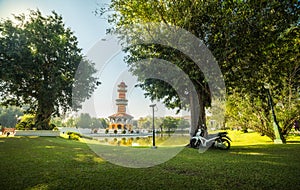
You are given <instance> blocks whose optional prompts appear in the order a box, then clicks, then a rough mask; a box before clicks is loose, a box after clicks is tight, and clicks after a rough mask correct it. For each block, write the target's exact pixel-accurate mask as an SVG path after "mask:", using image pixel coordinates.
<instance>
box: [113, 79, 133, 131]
mask: <svg viewBox="0 0 300 190" xmlns="http://www.w3.org/2000/svg"><path fill="white" fill-rule="evenodd" d="M126 88H127V85H126V84H125V82H121V83H120V84H119V85H118V98H117V99H116V105H117V107H118V109H117V113H115V114H113V115H111V116H109V117H108V118H109V120H110V125H109V129H113V130H118V129H122V130H131V127H132V121H131V120H132V119H133V117H132V116H131V115H129V114H127V113H126V106H127V104H128V100H127V99H126V92H127V89H126Z"/></svg>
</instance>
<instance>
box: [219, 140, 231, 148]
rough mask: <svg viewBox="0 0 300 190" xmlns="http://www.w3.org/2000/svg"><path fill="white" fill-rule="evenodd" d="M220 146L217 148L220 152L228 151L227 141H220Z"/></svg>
mask: <svg viewBox="0 0 300 190" xmlns="http://www.w3.org/2000/svg"><path fill="white" fill-rule="evenodd" d="M221 141H222V144H221V145H220V146H218V148H219V149H221V150H228V149H229V148H230V142H229V140H227V139H221Z"/></svg>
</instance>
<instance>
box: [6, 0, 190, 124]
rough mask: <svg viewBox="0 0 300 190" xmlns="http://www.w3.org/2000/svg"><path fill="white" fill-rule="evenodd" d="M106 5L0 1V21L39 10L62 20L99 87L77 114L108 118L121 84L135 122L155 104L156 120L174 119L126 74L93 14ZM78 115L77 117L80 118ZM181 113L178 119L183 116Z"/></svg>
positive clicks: (99, 0)
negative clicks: (93, 69) (92, 69)
mask: <svg viewBox="0 0 300 190" xmlns="http://www.w3.org/2000/svg"><path fill="white" fill-rule="evenodd" d="M107 4H109V0H63V1H62V0H0V18H1V19H7V18H10V19H12V14H16V15H18V14H21V13H24V14H25V15H26V14H29V10H36V9H39V10H40V11H41V12H42V14H43V15H49V14H51V11H53V10H54V11H55V12H56V13H58V14H60V15H61V16H62V17H63V21H64V23H65V25H66V27H69V28H71V30H72V31H73V32H74V35H75V36H76V37H77V39H78V42H79V47H80V48H82V53H83V54H84V55H85V56H86V57H87V58H88V59H90V60H92V61H93V62H95V63H96V68H97V70H98V72H97V74H96V75H97V77H98V78H99V81H101V82H102V84H101V85H100V86H99V87H98V88H97V89H96V90H95V92H94V94H93V95H92V97H91V98H90V99H89V100H87V101H86V102H84V103H83V109H82V110H81V111H80V112H79V113H82V112H84V113H89V114H90V115H91V116H94V117H104V118H106V117H108V116H110V115H112V114H114V113H115V112H116V110H117V107H116V105H115V99H116V97H117V87H116V86H117V85H118V84H119V83H120V82H122V81H124V82H125V83H126V84H127V85H128V92H127V99H128V106H127V113H128V114H131V115H132V116H133V117H134V118H135V119H138V118H139V117H145V116H150V115H152V109H151V108H150V107H149V105H150V104H152V103H156V104H157V107H156V108H155V115H156V116H160V117H163V116H166V115H172V116H175V112H174V111H171V110H168V109H166V108H165V107H164V105H163V104H162V103H160V102H151V101H150V100H149V99H146V98H145V97H144V95H143V93H144V92H143V91H142V90H141V89H139V88H135V87H134V85H136V84H137V80H136V77H134V76H132V75H131V74H130V73H129V72H128V68H127V66H126V63H124V61H123V57H124V53H122V51H121V47H120V45H119V44H118V43H117V41H116V40H115V39H114V37H112V36H109V35H106V29H107V28H108V27H109V24H108V23H107V21H106V20H105V19H104V18H100V17H99V16H96V15H95V14H94V11H95V10H96V9H97V8H99V7H100V6H105V5H107ZM79 113H78V114H79ZM186 114H187V113H180V114H179V115H178V116H182V115H186Z"/></svg>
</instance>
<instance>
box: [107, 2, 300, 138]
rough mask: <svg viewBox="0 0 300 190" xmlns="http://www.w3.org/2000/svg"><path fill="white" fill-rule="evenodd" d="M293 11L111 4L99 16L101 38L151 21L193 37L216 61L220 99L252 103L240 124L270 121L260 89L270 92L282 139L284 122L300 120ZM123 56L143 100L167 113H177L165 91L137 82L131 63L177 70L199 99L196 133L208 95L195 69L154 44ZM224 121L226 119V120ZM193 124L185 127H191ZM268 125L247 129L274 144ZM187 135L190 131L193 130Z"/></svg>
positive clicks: (286, 7)
mask: <svg viewBox="0 0 300 190" xmlns="http://www.w3.org/2000/svg"><path fill="white" fill-rule="evenodd" d="M299 8H300V3H299V1H297V0H293V1H268V0H266V1H254V0H253V1H252V0H245V1H239V0H229V1H219V0H212V1H199V0H182V1H176V0H162V1H156V0H139V1H137V0H112V3H111V5H110V6H109V7H108V8H107V9H106V10H105V9H104V11H103V9H102V10H101V11H102V12H101V13H104V14H105V13H108V14H109V13H110V12H108V11H109V10H112V14H109V17H108V18H109V21H110V22H111V23H113V24H114V26H113V27H112V28H111V29H110V30H109V32H114V31H120V28H121V29H122V28H124V26H126V25H127V26H128V25H132V24H136V23H138V24H141V25H143V24H145V25H147V23H152V22H158V23H164V24H166V25H169V26H177V27H180V28H183V29H185V30H187V31H188V32H190V33H191V34H193V35H195V36H196V37H197V38H199V39H201V40H202V41H203V43H204V44H205V45H206V47H207V48H209V50H210V51H211V52H212V54H213V56H214V57H215V58H216V60H217V61H218V63H219V66H220V68H221V71H222V73H223V75H224V79H225V83H226V90H227V95H228V96H231V97H230V98H233V97H234V96H236V95H237V96H238V97H239V98H241V100H242V101H244V100H246V101H249V103H250V105H252V106H251V107H252V108H253V105H254V104H255V105H256V106H258V107H259V109H255V110H252V112H251V111H249V109H246V110H240V112H244V113H245V114H243V115H245V117H248V118H249V119H250V118H251V117H252V116H253V117H256V118H260V117H257V115H259V114H263V115H262V116H261V117H265V118H271V117H270V108H269V105H268V103H267V100H266V98H267V93H266V89H264V84H266V83H268V84H269V85H270V86H271V91H272V96H273V98H274V103H275V107H276V105H279V104H280V105H283V107H282V106H281V107H282V108H284V109H277V111H278V112H279V113H278V114H279V115H280V114H281V113H286V114H283V115H285V116H284V117H282V118H283V120H282V121H281V124H282V125H281V129H280V130H281V132H282V133H286V132H287V131H288V129H289V128H290V124H288V123H292V121H293V120H295V119H296V118H298V119H299V115H300V114H299V109H297V107H298V106H299V101H297V98H298V99H299V76H300V75H299V72H300V71H299V70H300V67H299V49H300V48H299V23H300V20H299V11H300V9H299ZM129 29H130V28H129ZM126 30H128V28H127V29H126ZM121 31H122V30H121ZM144 32H149V31H147V30H144ZM117 34H118V35H119V36H120V38H121V39H123V38H126V37H128V35H129V37H130V38H132V37H134V35H135V33H134V32H133V33H130V32H127V31H126V32H121V33H120V32H119V33H117ZM132 35H133V36H132ZM150 35H151V34H150ZM125 50H126V51H127V52H128V57H127V58H126V59H125V60H126V62H127V63H128V65H129V66H130V68H131V70H132V71H133V73H134V74H136V75H137V76H138V77H140V78H141V80H140V82H141V84H140V86H141V87H142V88H143V89H144V90H146V91H147V95H148V96H150V97H151V98H153V99H155V98H158V99H164V102H165V104H166V105H167V106H169V107H171V108H174V107H178V108H179V109H182V108H184V107H183V106H182V102H180V100H179V99H178V96H177V95H176V93H175V92H174V89H172V86H170V85H167V84H165V82H163V81H159V80H155V79H149V80H144V78H143V76H142V77H141V76H139V73H140V72H138V71H139V70H141V69H144V65H143V64H140V62H139V61H138V60H140V59H144V58H147V57H152V58H153V57H154V58H160V59H164V60H168V61H170V62H172V63H173V64H175V65H176V66H178V67H179V68H180V69H182V70H183V71H184V72H185V73H186V74H187V75H188V76H189V77H190V79H191V80H192V82H193V85H194V86H195V88H196V91H197V94H198V97H199V106H198V107H196V109H197V110H198V111H199V112H200V113H201V114H200V118H199V123H198V126H199V125H200V126H201V125H202V124H205V110H204V108H205V107H208V106H210V104H211V94H210V90H211V89H209V88H208V86H207V81H206V79H205V77H204V75H203V73H202V71H201V70H199V69H198V68H197V67H195V63H194V62H193V61H192V60H191V59H188V58H187V57H186V56H184V55H183V54H182V52H178V51H176V50H174V49H172V48H169V47H164V46H160V45H157V44H150V45H148V44H142V45H138V46H136V45H134V46H131V47H129V48H127V49H125ZM232 95H234V96H232ZM235 103H237V102H235ZM291 105H294V106H291ZM189 106H190V109H191V108H193V107H195V105H192V101H191V100H190V102H189ZM234 107H237V108H239V105H238V104H235V105H234ZM277 107H278V106H277ZM227 113H228V112H227ZM232 113H233V114H234V112H232ZM246 113H247V114H246ZM231 116H232V115H231V114H229V115H227V117H228V118H229V119H230V118H231ZM192 120H193V121H194V120H195V118H192ZM193 121H192V127H193V125H195V122H193ZM244 122H246V121H244ZM271 122H272V121H271V119H265V120H261V119H260V122H259V124H255V127H253V128H254V129H257V128H260V129H262V128H266V129H267V131H268V133H266V134H267V135H268V136H269V137H270V138H272V139H274V133H273V131H272V127H270V126H271V125H270V123H271ZM244 124H245V123H244ZM192 129H193V130H196V128H195V127H194V128H192Z"/></svg>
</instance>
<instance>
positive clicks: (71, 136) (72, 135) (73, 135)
mask: <svg viewBox="0 0 300 190" xmlns="http://www.w3.org/2000/svg"><path fill="white" fill-rule="evenodd" d="M67 135H69V139H72V140H79V138H80V137H82V135H81V134H80V133H77V132H71V131H68V132H67Z"/></svg>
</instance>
